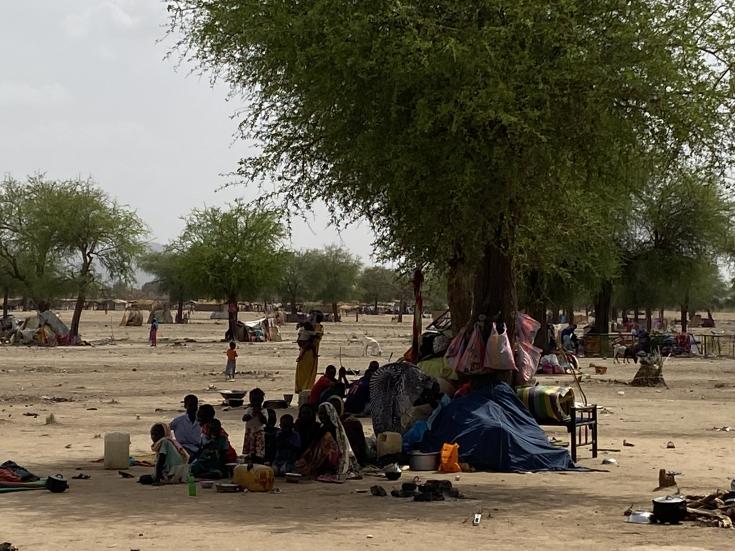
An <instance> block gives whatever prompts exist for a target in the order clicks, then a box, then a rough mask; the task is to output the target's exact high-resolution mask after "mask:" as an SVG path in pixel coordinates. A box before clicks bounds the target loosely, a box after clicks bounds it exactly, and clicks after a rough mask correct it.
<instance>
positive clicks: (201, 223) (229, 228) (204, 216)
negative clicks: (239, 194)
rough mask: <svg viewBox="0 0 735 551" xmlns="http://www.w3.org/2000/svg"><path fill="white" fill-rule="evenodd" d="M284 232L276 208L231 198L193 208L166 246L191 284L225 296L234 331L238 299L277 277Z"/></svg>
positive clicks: (251, 295) (258, 293)
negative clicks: (181, 261) (180, 258)
mask: <svg viewBox="0 0 735 551" xmlns="http://www.w3.org/2000/svg"><path fill="white" fill-rule="evenodd" d="M284 237H285V229H284V226H283V225H282V224H281V221H280V216H279V212H277V211H274V210H268V209H264V208H261V207H251V206H248V205H247V204H245V203H243V202H240V201H237V202H235V203H233V204H231V205H229V207H228V208H226V209H222V208H218V207H208V208H205V209H195V210H193V211H192V212H191V214H189V216H188V217H187V218H186V227H185V228H184V231H183V232H182V234H181V235H180V236H179V238H178V239H177V240H176V241H175V242H174V243H173V244H172V245H171V249H172V250H174V251H178V252H180V253H182V254H183V255H184V256H185V258H186V269H185V274H186V277H187V278H188V281H189V282H190V284H191V286H192V287H194V288H196V289H200V290H201V292H202V293H203V294H204V295H205V296H208V297H211V298H214V299H220V300H226V301H227V304H228V311H229V329H230V334H231V335H233V336H234V335H237V312H238V309H237V302H238V300H239V299H243V298H250V299H255V298H257V297H259V296H261V295H262V293H263V292H264V291H266V290H269V289H271V288H272V287H273V285H274V283H275V282H276V281H277V280H278V275H279V272H280V268H281V266H282V262H283V253H282V242H283V239H284ZM233 338H234V337H233Z"/></svg>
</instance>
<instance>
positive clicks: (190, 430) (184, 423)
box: [171, 394, 202, 459]
mask: <svg viewBox="0 0 735 551" xmlns="http://www.w3.org/2000/svg"><path fill="white" fill-rule="evenodd" d="M184 407H185V408H186V413H184V414H183V415H179V416H178V417H176V418H175V419H174V420H173V421H171V430H172V431H173V433H174V437H175V438H176V441H177V442H178V443H179V444H181V447H183V448H184V449H185V450H186V451H187V452H188V453H189V456H190V457H191V458H192V459H193V458H195V457H196V456H197V455H198V454H199V450H200V449H201V445H202V428H201V426H200V425H199V422H198V421H197V409H198V408H199V398H197V397H196V396H194V395H193V394H189V395H187V396H186V397H185V398H184Z"/></svg>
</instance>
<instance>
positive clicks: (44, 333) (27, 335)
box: [14, 310, 69, 346]
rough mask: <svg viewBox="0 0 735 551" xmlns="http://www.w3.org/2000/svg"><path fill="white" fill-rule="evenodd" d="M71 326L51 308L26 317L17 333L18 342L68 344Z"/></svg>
mask: <svg viewBox="0 0 735 551" xmlns="http://www.w3.org/2000/svg"><path fill="white" fill-rule="evenodd" d="M68 340H69V328H68V327H67V326H66V324H64V322H63V321H61V320H60V319H59V317H58V316H57V315H56V314H54V313H53V312H52V311H51V310H46V311H45V312H38V313H37V314H36V315H35V316H31V317H29V318H26V319H25V321H24V322H23V324H22V325H21V327H20V329H19V330H18V331H17V332H16V334H15V341H14V342H15V343H16V344H38V345H50V346H54V345H57V344H67V343H68Z"/></svg>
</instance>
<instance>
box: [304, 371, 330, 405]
mask: <svg viewBox="0 0 735 551" xmlns="http://www.w3.org/2000/svg"><path fill="white" fill-rule="evenodd" d="M333 384H334V381H333V380H332V379H330V378H329V377H327V376H326V375H322V376H321V377H319V380H318V381H317V382H316V383H314V386H313V387H311V394H309V403H310V404H316V403H317V402H318V401H319V397H320V396H321V395H322V392H324V391H325V390H327V389H328V388H329V387H330V386H332V385H333Z"/></svg>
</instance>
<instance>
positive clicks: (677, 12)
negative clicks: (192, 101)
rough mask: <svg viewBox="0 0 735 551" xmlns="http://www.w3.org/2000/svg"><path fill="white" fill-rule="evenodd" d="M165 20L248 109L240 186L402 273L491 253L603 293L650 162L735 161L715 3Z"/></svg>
mask: <svg viewBox="0 0 735 551" xmlns="http://www.w3.org/2000/svg"><path fill="white" fill-rule="evenodd" d="M169 10H170V12H171V22H172V28H173V29H175V30H180V31H183V33H184V38H183V40H182V41H181V42H180V43H179V47H180V48H181V49H182V51H183V52H185V55H189V56H191V57H193V58H195V59H196V60H198V61H199V62H200V63H201V66H202V67H203V68H204V69H205V70H211V71H212V72H213V74H214V75H215V76H216V77H218V78H221V79H223V80H225V81H226V82H228V83H229V84H230V85H232V87H233V89H234V90H235V91H236V92H238V93H240V92H244V93H247V94H248V98H249V100H250V102H251V106H250V108H249V109H248V111H247V113H246V115H245V118H244V120H242V122H241V129H242V131H243V133H244V134H245V135H247V136H248V137H252V138H255V139H256V140H258V141H260V143H261V145H262V154H261V155H260V156H258V157H257V158H254V159H245V160H243V163H242V166H241V172H242V174H243V176H244V177H245V178H246V179H247V180H250V179H252V178H258V177H262V176H266V175H269V174H271V173H274V172H275V173H277V174H278V177H279V182H280V184H281V188H280V192H281V194H282V197H283V199H284V204H288V205H289V207H291V208H293V209H294V210H298V209H300V208H301V207H302V206H304V205H310V204H312V203H313V202H315V201H317V200H325V201H326V202H327V203H328V204H329V205H330V206H331V207H332V208H333V210H334V212H335V214H336V215H337V214H338V213H340V214H342V215H346V217H347V218H348V219H354V218H357V217H360V216H364V217H366V218H367V219H368V220H369V221H370V223H371V225H372V227H373V228H374V229H375V231H376V234H377V244H378V245H379V246H380V247H381V248H382V250H383V251H384V254H385V255H386V256H387V257H389V258H402V259H407V260H408V261H409V262H408V263H409V265H410V264H412V263H415V262H416V261H421V262H430V263H432V264H434V265H435V266H436V267H437V268H438V269H439V270H443V269H445V268H446V266H447V261H448V259H450V258H452V257H454V256H455V255H456V254H457V253H458V251H461V256H463V257H464V258H466V259H467V261H468V262H469V263H471V264H473V265H474V266H476V265H477V264H478V263H479V261H480V259H481V258H482V256H483V252H484V250H485V246H486V244H487V243H488V241H491V242H499V243H503V244H504V246H506V247H507V250H508V254H510V256H511V257H512V259H513V262H514V264H515V267H516V268H517V269H519V270H521V271H528V270H536V271H540V272H542V273H544V274H547V276H548V277H551V276H554V277H556V276H557V274H561V276H562V277H569V275H573V276H574V277H579V276H581V275H584V277H586V278H587V279H589V280H590V281H592V280H594V279H596V278H600V277H602V278H607V277H609V276H610V274H611V273H614V272H616V271H617V262H618V258H617V256H616V253H617V251H618V249H616V248H615V247H607V246H606V243H607V242H609V239H610V236H611V230H612V229H614V228H616V226H618V225H619V223H620V214H621V213H623V212H625V210H626V209H627V208H628V206H629V204H630V192H631V191H632V190H634V189H635V187H636V186H638V185H640V183H641V181H642V179H641V172H642V170H643V169H644V168H645V166H646V163H647V162H648V161H649V159H650V158H651V157H652V156H655V157H659V156H662V155H663V154H668V155H669V157H677V156H684V157H689V158H696V159H699V160H701V161H702V162H706V163H707V164H708V165H709V166H712V167H717V168H718V169H721V168H722V167H723V166H726V164H727V163H728V161H729V158H730V154H731V147H732V140H731V131H732V120H733V119H732V105H733V104H732V98H733V86H732V74H731V72H730V66H731V60H732V59H734V58H735V36H734V35H735V24H734V23H735V7H733V6H732V5H731V4H728V3H723V2H720V1H719V0H701V1H698V2H690V1H684V0H676V1H672V2H651V1H650V0H631V1H628V2H625V3H624V4H621V2H620V1H619V0H599V1H595V2H587V1H581V0H565V1H563V2H554V3H544V2H537V1H532V0H518V1H515V2H506V1H501V0H472V1H465V2H457V1H456V0H437V1H434V2H395V1H393V0H375V1H373V2H361V3H354V2H342V1H339V0H311V1H308V2H296V1H286V2H284V1H282V0H263V1H261V2H242V1H236V0H178V1H170V2H169ZM490 287H492V286H490ZM507 291H508V290H507V289H501V288H496V289H493V292H496V293H504V292H507Z"/></svg>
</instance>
